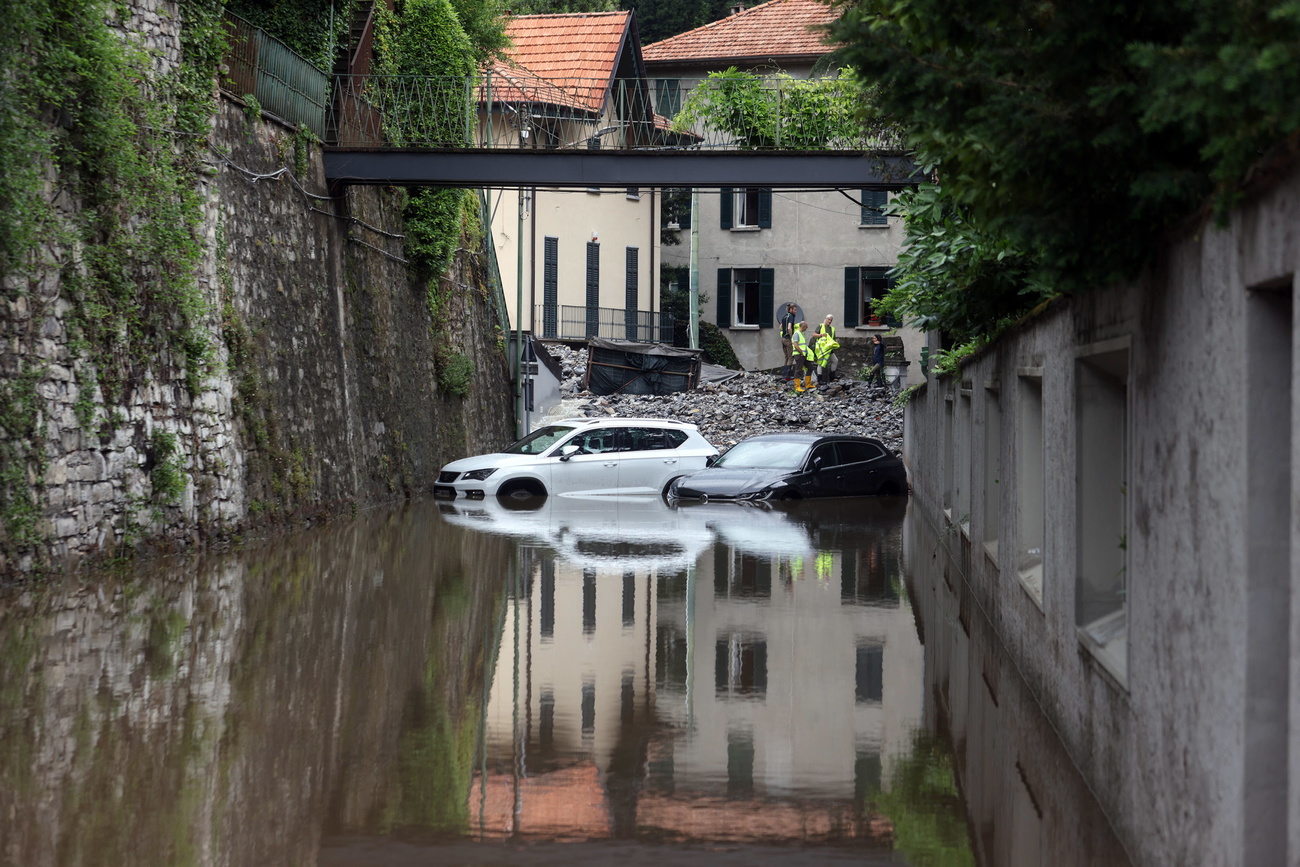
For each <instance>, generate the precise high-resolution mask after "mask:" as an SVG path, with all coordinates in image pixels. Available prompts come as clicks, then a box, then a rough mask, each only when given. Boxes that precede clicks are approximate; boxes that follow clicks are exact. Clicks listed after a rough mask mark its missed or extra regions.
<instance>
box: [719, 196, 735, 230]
mask: <svg viewBox="0 0 1300 867" xmlns="http://www.w3.org/2000/svg"><path fill="white" fill-rule="evenodd" d="M735 204H736V198H735V196H733V195H732V189H731V187H723V188H722V189H721V191H719V193H718V211H719V213H720V214H721V215H722V219H721V228H723V229H730V228H731V226H732V223H733V217H732V208H734V207H735Z"/></svg>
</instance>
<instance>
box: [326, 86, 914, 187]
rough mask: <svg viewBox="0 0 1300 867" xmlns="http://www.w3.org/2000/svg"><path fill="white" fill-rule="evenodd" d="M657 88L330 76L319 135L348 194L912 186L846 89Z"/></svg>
mask: <svg viewBox="0 0 1300 867" xmlns="http://www.w3.org/2000/svg"><path fill="white" fill-rule="evenodd" d="M661 84H662V82H655V81H651V80H648V79H627V80H623V79H615V80H587V79H583V80H572V79H562V80H555V79H543V78H540V77H538V76H536V75H532V74H530V73H524V72H522V71H520V72H517V73H493V74H487V75H484V76H480V77H477V78H474V79H452V78H436V77H414V76H380V75H364V76H362V75H335V76H332V77H331V80H330V84H329V97H328V100H327V102H326V109H327V110H326V115H325V118H324V124H323V129H322V132H323V133H324V134H323V135H322V140H323V143H324V145H325V147H324V162H325V173H326V176H327V178H328V179H329V180H330V181H332V182H335V183H343V184H399V185H404V186H421V185H427V186H454V187H548V188H566V187H569V188H578V189H581V188H588V189H590V188H595V187H602V186H604V187H743V186H762V187H768V188H783V189H845V188H850V189H851V188H859V189H864V188H865V189H877V190H895V189H902V188H904V187H907V186H910V185H912V184H913V183H915V180H914V174H915V167H914V165H913V163H912V161H911V159H910V158H909V157H908V156H907V155H906V154H905V153H904V152H903V150H902V146H901V145H902V142H901V139H900V137H899V135H898V133H897V131H896V130H895V129H893V128H891V127H890V126H888V125H886V124H882V123H878V122H869V121H867V120H865V119H864V118H863V116H862V114H861V112H860V110H859V109H860V106H861V104H862V101H861V98H860V96H858V95H857V93H856V92H853V91H851V90H849V89H850V88H852V87H853V84H852V83H850V82H840V81H839V80H836V79H819V80H815V81H800V80H792V79H782V80H773V81H761V82H755V81H746V82H734V81H715V80H714V79H702V80H699V81H696V82H691V83H687V85H686V86H685V87H683V84H682V82H674V86H673V88H672V89H666V88H663V87H661V86H660V85H661ZM684 106H685V107H686V108H687V110H686V111H684V110H683V107H684ZM691 106H696V107H698V106H704V107H705V108H706V109H707V110H706V111H704V113H703V114H702V115H701V113H700V112H699V111H698V110H696V111H694V112H692V111H691V110H690V107H691ZM674 118H675V119H674Z"/></svg>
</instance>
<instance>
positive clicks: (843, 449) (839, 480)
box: [667, 433, 907, 501]
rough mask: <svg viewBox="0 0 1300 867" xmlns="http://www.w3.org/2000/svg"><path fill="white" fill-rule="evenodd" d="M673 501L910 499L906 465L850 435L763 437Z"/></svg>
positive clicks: (688, 479)
mask: <svg viewBox="0 0 1300 867" xmlns="http://www.w3.org/2000/svg"><path fill="white" fill-rule="evenodd" d="M667 493H668V496H669V498H670V499H681V500H746V501H753V500H790V499H801V498H804V497H856V496H863V495H871V494H884V495H887V496H893V495H899V494H906V493H907V470H906V469H905V468H904V467H903V462H902V461H901V460H900V459H899V458H898V457H897V456H895V455H894V454H893V453H891V452H890V451H889V449H887V448H885V445H884V443H882V442H881V441H880V440H877V439H872V438H870V437H859V436H849V435H846V434H818V433H784V434H764V435H762V436H756V437H750V438H749V439H747V440H744V441H743V442H739V443H736V445H734V446H732V447H731V449H729V450H728V451H727V453H726V454H724V455H723V456H722V457H720V458H718V459H717V460H716V461H714V463H713V465H712V466H711V467H709V468H708V469H706V470H698V471H696V472H694V473H691V474H690V475H687V476H683V477H682V478H680V479H677V480H676V481H675V482H673V483H672V485H670V486H669V488H668V491H667Z"/></svg>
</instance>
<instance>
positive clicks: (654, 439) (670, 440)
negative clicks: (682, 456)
mask: <svg viewBox="0 0 1300 867" xmlns="http://www.w3.org/2000/svg"><path fill="white" fill-rule="evenodd" d="M623 435H624V437H625V438H626V439H625V443H626V448H627V450H628V451H660V450H662V449H675V448H677V447H678V446H679V445H681V444H682V443H684V442H686V433H685V432H684V431H679V430H670V429H667V428H661V427H630V428H628V429H627V430H625V431H624V432H623Z"/></svg>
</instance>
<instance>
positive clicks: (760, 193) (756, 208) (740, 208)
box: [718, 187, 772, 229]
mask: <svg viewBox="0 0 1300 867" xmlns="http://www.w3.org/2000/svg"><path fill="white" fill-rule="evenodd" d="M718 211H719V223H720V226H721V227H722V228H723V229H770V228H772V191H771V190H769V189H766V188H763V187H737V188H733V187H723V188H722V189H721V190H719V198H718Z"/></svg>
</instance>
